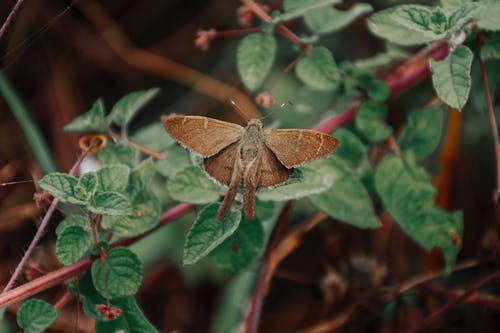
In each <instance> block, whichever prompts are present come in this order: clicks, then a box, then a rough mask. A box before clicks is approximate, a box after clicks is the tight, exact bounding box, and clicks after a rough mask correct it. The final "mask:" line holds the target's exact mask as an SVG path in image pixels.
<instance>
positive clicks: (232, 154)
mask: <svg viewBox="0 0 500 333" xmlns="http://www.w3.org/2000/svg"><path fill="white" fill-rule="evenodd" d="M237 150H238V143H237V142H236V143H232V144H230V145H229V146H227V147H226V148H223V149H222V150H221V151H220V152H218V153H217V154H215V155H213V156H210V157H207V158H206V159H205V160H204V161H203V165H204V166H205V172H206V173H208V175H209V176H210V177H212V178H214V179H215V180H217V181H218V182H219V183H221V184H222V185H226V186H229V184H230V183H231V176H232V174H233V169H234V161H235V158H236V156H237V155H238V154H237Z"/></svg>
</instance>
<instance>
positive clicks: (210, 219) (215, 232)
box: [183, 204, 241, 265]
mask: <svg viewBox="0 0 500 333" xmlns="http://www.w3.org/2000/svg"><path fill="white" fill-rule="evenodd" d="M219 207H220V204H211V205H208V206H206V207H205V208H204V209H203V210H202V211H201V212H200V214H199V215H198V217H197V218H196V220H195V221H194V223H193V225H192V226H191V229H190V230H189V232H188V234H187V237H186V242H185V244H184V259H183V263H184V265H191V264H194V263H195V262H197V261H198V260H200V259H201V258H203V257H205V256H206V255H208V254H209V253H210V252H211V251H212V250H213V249H215V248H216V247H217V246H219V244H221V243H222V242H223V241H224V240H225V239H226V238H228V237H229V236H231V235H232V234H233V232H234V231H235V230H236V228H238V225H239V224H240V221H241V211H240V210H239V209H230V210H229V212H228V213H227V214H226V216H225V217H224V218H223V219H222V220H220V221H219V220H217V219H216V218H215V217H216V215H217V210H218V209H219Z"/></svg>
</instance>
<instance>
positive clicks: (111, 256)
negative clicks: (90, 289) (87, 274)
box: [92, 247, 142, 298]
mask: <svg viewBox="0 0 500 333" xmlns="http://www.w3.org/2000/svg"><path fill="white" fill-rule="evenodd" d="M103 266H104V269H103ZM103 271H104V274H103ZM103 278H104V281H105V282H104V281H103ZM92 281H93V282H94V286H95V288H96V289H97V291H99V293H100V294H101V295H102V296H104V297H107V296H109V297H110V298H115V297H123V296H131V295H134V294H135V293H136V292H137V290H139V287H140V285H141V283H142V266H141V262H140V260H139V259H138V258H137V256H136V255H135V254H134V253H133V252H132V251H130V250H129V249H126V248H124V247H117V248H114V249H112V250H111V251H109V252H108V253H107V254H106V257H105V258H104V259H98V260H96V261H95V262H94V263H93V264H92Z"/></svg>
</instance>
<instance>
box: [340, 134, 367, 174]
mask: <svg viewBox="0 0 500 333" xmlns="http://www.w3.org/2000/svg"><path fill="white" fill-rule="evenodd" d="M333 136H334V137H335V138H337V139H338V140H339V142H340V146H339V147H338V148H337V150H336V151H335V155H334V156H335V159H338V160H342V161H343V162H344V164H345V165H346V166H347V167H348V168H350V169H351V170H352V171H354V173H355V174H356V175H357V176H358V177H364V176H366V175H367V174H371V173H372V170H371V165H370V162H369V161H368V147H367V146H365V144H364V143H363V141H361V139H360V138H359V137H358V136H357V135H355V134H353V133H352V132H350V131H348V130H346V129H343V128H340V129H338V130H336V131H335V132H333Z"/></svg>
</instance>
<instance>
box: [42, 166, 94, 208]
mask: <svg viewBox="0 0 500 333" xmlns="http://www.w3.org/2000/svg"><path fill="white" fill-rule="evenodd" d="M77 183H78V179H76V178H75V177H73V176H70V175H68V174H66V173H62V172H53V173H49V174H48V175H46V176H45V177H43V178H42V179H40V181H39V182H38V185H39V186H40V187H41V188H42V189H43V190H44V191H46V192H49V193H50V194H52V195H53V196H54V198H57V199H59V200H60V201H61V202H67V203H72V204H78V205H83V204H85V203H86V202H85V201H82V200H80V199H78V198H77V197H76V193H75V187H76V184H77Z"/></svg>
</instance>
